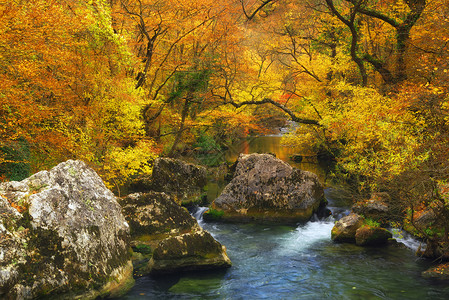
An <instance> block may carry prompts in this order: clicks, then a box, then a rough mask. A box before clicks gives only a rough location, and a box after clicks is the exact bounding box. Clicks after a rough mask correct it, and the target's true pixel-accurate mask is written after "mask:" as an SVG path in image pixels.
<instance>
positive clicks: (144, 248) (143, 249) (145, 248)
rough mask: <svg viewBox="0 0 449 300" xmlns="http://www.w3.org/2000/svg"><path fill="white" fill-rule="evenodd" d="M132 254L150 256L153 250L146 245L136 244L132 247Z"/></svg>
mask: <svg viewBox="0 0 449 300" xmlns="http://www.w3.org/2000/svg"><path fill="white" fill-rule="evenodd" d="M132 249H133V251H134V252H138V253H142V254H146V255H148V254H151V253H152V252H153V249H151V247H150V246H149V245H146V244H137V245H136V246H134V247H132Z"/></svg>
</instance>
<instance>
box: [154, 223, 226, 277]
mask: <svg viewBox="0 0 449 300" xmlns="http://www.w3.org/2000/svg"><path fill="white" fill-rule="evenodd" d="M150 266H151V272H152V273H174V272H178V271H192V270H207V269H217V268H228V267H230V266H231V261H230V259H229V257H228V255H227V254H226V248H225V247H224V246H222V245H221V244H220V243H219V242H217V241H216V240H215V239H214V238H213V237H212V236H211V235H210V233H208V232H207V231H204V230H201V231H197V232H194V233H186V234H183V235H180V236H176V237H171V238H168V239H165V240H163V241H161V242H160V243H159V245H158V246H157V247H156V249H155V250H154V254H153V258H152V259H151V261H150Z"/></svg>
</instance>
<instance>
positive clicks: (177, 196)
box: [130, 157, 207, 205]
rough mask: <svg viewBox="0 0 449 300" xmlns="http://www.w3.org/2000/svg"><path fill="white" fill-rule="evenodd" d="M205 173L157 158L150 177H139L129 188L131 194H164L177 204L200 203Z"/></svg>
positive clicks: (199, 167)
mask: <svg viewBox="0 0 449 300" xmlns="http://www.w3.org/2000/svg"><path fill="white" fill-rule="evenodd" d="M206 183H207V172H206V169H205V168H204V167H201V166H197V165H194V164H191V163H187V162H184V161H182V160H179V159H173V158H164V157H159V158H157V159H156V160H155V161H154V167H153V173H152V175H151V176H144V177H139V178H138V179H136V180H135V181H134V182H133V183H132V184H131V187H130V190H131V191H133V192H148V191H156V192H164V193H166V194H168V195H170V197H171V198H172V199H173V200H174V201H175V202H176V203H178V204H183V205H189V204H192V203H196V202H200V201H202V199H201V196H202V195H203V193H204V187H205V185H206Z"/></svg>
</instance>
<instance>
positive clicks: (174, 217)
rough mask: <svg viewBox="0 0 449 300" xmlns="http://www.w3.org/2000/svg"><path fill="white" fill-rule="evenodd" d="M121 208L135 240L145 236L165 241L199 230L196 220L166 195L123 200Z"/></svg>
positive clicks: (128, 197)
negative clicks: (167, 238)
mask: <svg viewBox="0 0 449 300" xmlns="http://www.w3.org/2000/svg"><path fill="white" fill-rule="evenodd" d="M120 204H121V205H122V211H123V214H124V216H125V218H126V220H127V221H128V224H129V225H130V227H131V235H132V237H133V239H134V238H135V237H140V238H141V239H142V237H143V236H153V237H156V236H157V237H158V239H161V238H165V237H169V236H174V235H179V234H182V233H185V232H191V231H194V230H197V229H199V225H198V222H197V221H196V220H195V218H193V217H192V216H191V215H190V214H189V213H188V211H187V210H186V209H184V208H182V207H180V206H179V205H178V204H177V203H175V202H174V201H173V200H172V199H171V197H170V196H169V195H167V194H165V193H161V192H153V191H151V192H148V193H135V194H131V195H128V196H127V197H125V198H123V199H121V200H120ZM148 238H149V237H148ZM148 238H147V239H148Z"/></svg>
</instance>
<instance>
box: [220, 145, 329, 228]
mask: <svg viewBox="0 0 449 300" xmlns="http://www.w3.org/2000/svg"><path fill="white" fill-rule="evenodd" d="M324 201H325V199H324V190H323V186H322V185H321V183H320V182H319V180H318V177H317V176H316V175H315V174H313V173H311V172H307V171H302V170H299V169H296V168H293V167H291V166H290V165H288V164H287V163H285V162H283V161H281V160H280V159H277V158H275V157H274V156H272V155H270V154H249V155H246V154H241V155H240V157H239V159H238V162H237V166H236V169H235V173H234V177H233V179H232V180H231V182H230V183H229V184H228V185H227V186H226V187H225V189H224V190H223V192H222V193H221V195H220V196H219V197H218V198H217V199H215V200H214V202H213V203H212V207H213V208H214V209H216V210H217V211H223V212H224V214H223V216H222V217H221V219H222V220H230V221H242V222H248V221H256V222H263V223H285V224H295V223H297V222H301V221H308V220H309V219H310V218H311V217H312V215H313V213H314V212H316V211H317V210H318V208H319V207H320V206H321V205H322V204H323V203H324Z"/></svg>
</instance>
